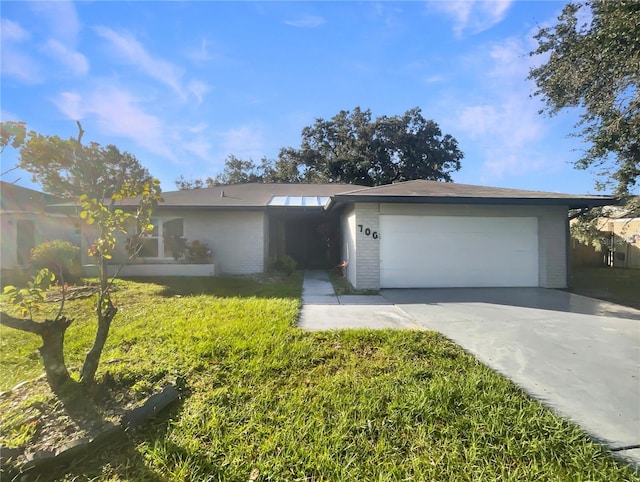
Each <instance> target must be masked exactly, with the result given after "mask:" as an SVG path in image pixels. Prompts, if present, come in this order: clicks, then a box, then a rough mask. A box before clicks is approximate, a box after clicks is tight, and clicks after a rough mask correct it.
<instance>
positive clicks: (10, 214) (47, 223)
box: [0, 181, 80, 272]
mask: <svg viewBox="0 0 640 482" xmlns="http://www.w3.org/2000/svg"><path fill="white" fill-rule="evenodd" d="M61 201H62V199H60V198H57V197H54V196H51V195H49V194H43V193H41V192H38V191H34V190H33V189H27V188H24V187H21V186H16V185H15V184H10V183H7V182H4V181H0V229H1V231H0V235H1V238H0V267H1V268H2V270H3V271H5V272H6V271H7V270H22V269H23V268H25V267H27V266H28V264H29V260H30V256H31V250H32V249H33V248H34V247H35V246H37V245H38V244H40V243H42V242H43V241H46V240H53V239H62V240H64V241H70V242H72V243H74V244H76V245H80V236H79V235H80V222H79V220H78V219H76V218H72V217H69V216H66V215H61V214H52V213H48V212H46V211H45V208H46V207H47V206H48V205H51V204H54V203H59V202H61Z"/></svg>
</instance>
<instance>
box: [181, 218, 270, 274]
mask: <svg viewBox="0 0 640 482" xmlns="http://www.w3.org/2000/svg"><path fill="white" fill-rule="evenodd" d="M183 217H184V236H185V237H186V238H187V240H188V241H193V240H196V239H197V240H198V241H200V242H204V243H207V244H208V245H209V247H210V248H211V249H212V251H213V262H214V264H215V266H216V274H251V273H262V272H263V271H264V264H265V244H266V241H265V217H266V216H265V214H264V212H262V211H208V212H201V213H190V214H187V215H183Z"/></svg>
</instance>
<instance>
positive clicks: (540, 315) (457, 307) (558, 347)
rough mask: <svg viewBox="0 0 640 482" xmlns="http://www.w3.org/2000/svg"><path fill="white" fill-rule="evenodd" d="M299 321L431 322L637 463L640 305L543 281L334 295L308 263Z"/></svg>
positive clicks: (321, 326) (321, 325)
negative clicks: (524, 284)
mask: <svg viewBox="0 0 640 482" xmlns="http://www.w3.org/2000/svg"><path fill="white" fill-rule="evenodd" d="M302 301H303V306H302V311H301V313H300V319H299V323H298V324H299V326H300V327H301V328H304V329H308V330H335V329H345V328H366V329H381V328H392V329H414V330H415V329H422V330H424V329H429V330H436V331H439V332H441V333H442V334H444V335H445V336H446V337H447V338H449V339H450V340H452V341H454V342H455V343H457V344H459V345H460V346H462V347H463V348H464V349H465V350H467V351H468V352H470V353H472V354H473V355H475V356H476V357H477V358H478V359H479V360H480V361H481V362H483V363H484V364H485V365H488V366H489V367H491V368H493V369H494V370H496V371H498V372H500V373H502V374H503V375H504V376H506V377H507V378H509V379H511V380H512V381H514V382H515V383H516V384H517V385H518V386H520V387H521V388H522V389H524V390H525V391H526V392H527V393H528V394H529V395H531V396H533V397H535V398H537V399H539V400H541V401H542V402H543V403H544V404H545V405H547V406H549V407H551V408H552V409H553V410H555V411H556V412H557V413H558V414H559V415H562V416H564V417H565V418H568V419H570V420H572V421H574V422H576V423H577V424H578V425H580V426H582V427H583V428H584V429H585V430H587V432H589V433H590V434H591V435H592V436H594V437H595V438H596V439H598V440H600V441H602V442H603V443H605V444H606V445H608V446H609V447H610V448H611V449H612V450H614V451H616V452H617V453H618V454H619V455H621V456H623V457H626V458H629V459H631V460H633V461H635V462H636V463H638V464H640V311H638V310H634V309H631V308H626V307H624V306H620V305H615V304H612V303H607V302H603V301H599V300H595V299H593V298H587V297H584V296H579V295H575V294H571V293H567V292H564V291H557V290H547V289H541V288H504V289H503V288H478V289H466V288H460V289H393V290H390V289H387V290H382V291H381V293H380V295H377V296H339V297H337V296H335V294H334V293H333V288H332V286H331V283H330V282H329V279H328V277H327V275H326V273H325V272H320V271H309V272H305V279H304V285H303V297H302Z"/></svg>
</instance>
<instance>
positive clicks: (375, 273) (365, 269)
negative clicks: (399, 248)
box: [352, 203, 380, 290]
mask: <svg viewBox="0 0 640 482" xmlns="http://www.w3.org/2000/svg"><path fill="white" fill-rule="evenodd" d="M355 213H356V220H355V224H356V226H355V228H356V258H357V260H356V282H355V283H352V284H353V285H354V287H355V288H357V289H361V290H377V289H379V288H380V238H379V232H380V213H379V209H378V204H376V203H357V204H356V205H355ZM374 233H375V236H374Z"/></svg>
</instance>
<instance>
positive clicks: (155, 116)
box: [0, 1, 595, 193]
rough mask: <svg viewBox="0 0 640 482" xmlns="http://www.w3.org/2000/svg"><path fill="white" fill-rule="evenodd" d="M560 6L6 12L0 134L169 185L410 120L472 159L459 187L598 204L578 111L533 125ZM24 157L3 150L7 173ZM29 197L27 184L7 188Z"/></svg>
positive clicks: (122, 6) (79, 5) (39, 8)
mask: <svg viewBox="0 0 640 482" xmlns="http://www.w3.org/2000/svg"><path fill="white" fill-rule="evenodd" d="M563 5H564V2H553V1H548V2H546V1H545V2H543V1H539V2H526V1H490V2H479V1H462V2H453V1H439V2H406V3H405V2H335V3H334V2H317V3H316V2H205V1H198V2H189V1H183V2H107V1H94V2H39V3H31V2H22V1H21V2H11V1H3V2H2V6H1V9H2V10H1V18H2V24H1V28H2V37H1V41H2V44H1V47H2V52H1V53H2V79H1V80H2V84H1V110H0V116H1V118H2V120H21V121H26V122H27V125H28V128H30V129H34V130H36V131H38V132H40V133H42V134H56V135H59V136H61V137H69V136H72V135H75V134H76V133H77V131H76V126H75V120H76V119H77V120H80V121H81V122H82V124H83V128H84V129H85V131H86V135H85V140H95V141H97V142H100V143H101V144H115V145H117V146H118V147H119V148H121V149H122V150H126V151H129V152H131V153H132V154H134V155H135V156H136V157H137V158H138V159H139V160H140V162H141V163H142V164H143V165H144V166H145V167H147V168H148V169H149V171H150V172H151V173H152V174H153V175H154V176H155V177H158V178H159V179H160V180H161V182H162V187H163V189H164V190H165V191H171V190H175V184H174V181H175V179H176V178H178V177H179V176H180V175H183V176H185V177H186V178H191V177H206V176H214V175H215V174H217V173H219V172H220V171H221V170H222V167H223V164H224V159H225V157H226V156H227V155H229V154H234V155H236V156H238V157H243V158H249V157H251V158H253V159H254V160H255V161H259V160H260V159H261V158H262V157H263V156H267V157H269V158H275V157H276V156H277V154H278V151H279V150H280V148H282V147H287V146H292V147H298V146H299V145H300V140H301V136H300V133H301V130H302V129H303V128H304V127H305V126H307V125H310V124H312V123H313V121H314V119H316V118H319V117H322V118H325V119H328V118H330V117H332V116H334V115H335V114H337V113H338V112H339V111H340V110H352V109H353V108H354V107H356V106H360V107H361V108H363V109H366V108H369V109H371V111H372V114H373V116H374V117H375V116H379V115H389V116H391V115H396V114H402V113H404V112H405V111H406V110H408V109H410V108H412V107H415V106H418V107H420V108H421V109H422V113H423V115H424V117H426V118H428V119H433V120H435V121H436V122H437V123H438V124H439V125H440V127H441V128H442V131H443V132H444V133H448V134H451V135H453V136H454V137H455V138H456V139H458V141H459V144H460V148H461V149H462V151H463V152H464V153H465V157H464V159H463V161H462V169H461V170H460V171H459V172H458V173H456V174H455V175H454V180H455V181H456V182H460V183H467V184H482V185H488V186H499V187H511V188H518V189H533V190H543V191H558V192H567V193H593V192H595V190H594V181H595V175H594V174H593V173H591V172H588V171H586V172H585V171H578V170H575V169H574V168H573V166H572V161H574V160H575V159H577V158H578V157H579V152H577V151H576V149H578V150H579V149H581V148H582V147H583V146H582V145H581V144H580V142H579V140H577V139H574V138H569V137H568V134H570V133H571V132H572V130H573V124H574V123H575V122H576V120H577V115H578V113H577V112H566V113H562V114H561V115H559V116H556V117H554V118H547V117H544V116H542V115H540V114H539V113H538V111H539V109H540V108H541V103H540V101H539V100H538V99H532V98H531V97H530V94H532V92H533V90H534V86H533V84H532V82H530V81H527V80H526V77H527V74H528V72H529V69H530V67H531V66H532V65H535V64H536V63H540V62H541V61H542V59H535V58H531V57H530V56H529V55H528V52H530V51H531V50H534V49H535V47H536V43H535V41H534V40H533V38H532V36H533V34H534V33H535V32H536V31H537V29H538V27H539V26H542V25H549V24H551V23H553V22H554V21H555V19H556V18H557V16H558V15H559V13H560V11H561V10H562V7H563ZM14 160H15V152H11V149H7V150H5V152H4V154H3V158H2V170H5V169H6V168H7V167H9V166H10V165H12V164H13V163H14ZM18 178H19V181H18V184H21V185H24V186H27V187H34V186H33V185H32V184H31V183H30V180H29V175H28V174H25V173H20V172H18V171H14V172H12V173H10V174H8V175H5V176H3V180H5V181H9V182H12V181H14V180H16V179H18Z"/></svg>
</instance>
